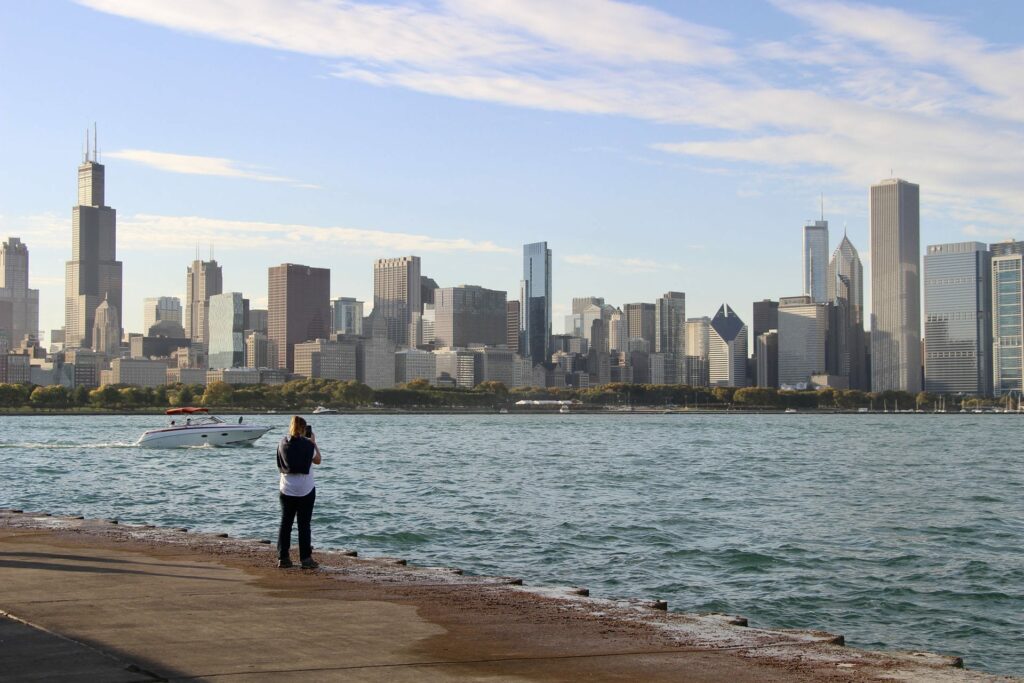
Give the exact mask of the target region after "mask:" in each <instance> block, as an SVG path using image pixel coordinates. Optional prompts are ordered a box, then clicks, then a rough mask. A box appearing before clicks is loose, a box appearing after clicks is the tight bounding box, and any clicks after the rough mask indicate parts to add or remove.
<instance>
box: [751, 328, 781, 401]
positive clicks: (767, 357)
mask: <svg viewBox="0 0 1024 683" xmlns="http://www.w3.org/2000/svg"><path fill="white" fill-rule="evenodd" d="M755 343H756V344H757V352H756V358H757V366H756V379H755V382H756V383H757V386H759V387H777V386H779V332H778V330H767V331H765V332H762V333H761V334H759V335H757V337H756V340H755Z"/></svg>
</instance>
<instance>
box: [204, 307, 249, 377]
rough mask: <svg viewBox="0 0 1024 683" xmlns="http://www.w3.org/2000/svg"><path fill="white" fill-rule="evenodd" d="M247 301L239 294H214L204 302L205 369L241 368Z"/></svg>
mask: <svg viewBox="0 0 1024 683" xmlns="http://www.w3.org/2000/svg"><path fill="white" fill-rule="evenodd" d="M247 308H248V300H246V299H243V298H242V295H241V293H239V292H225V293H223V294H214V295H213V296H211V297H210V299H209V301H208V302H207V311H206V318H207V328H206V336H207V345H206V348H207V354H208V355H207V362H208V364H209V369H211V370H219V369H223V368H240V367H243V366H245V324H244V323H245V317H246V316H245V314H246V309H247Z"/></svg>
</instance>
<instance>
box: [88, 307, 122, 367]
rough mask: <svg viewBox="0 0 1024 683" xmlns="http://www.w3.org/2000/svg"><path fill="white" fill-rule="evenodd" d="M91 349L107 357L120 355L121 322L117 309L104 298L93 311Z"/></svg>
mask: <svg viewBox="0 0 1024 683" xmlns="http://www.w3.org/2000/svg"><path fill="white" fill-rule="evenodd" d="M92 350H93V351H95V352H96V353H102V354H103V355H104V356H106V357H107V358H118V357H119V356H120V355H121V322H120V320H119V319H118V317H117V309H116V308H114V307H113V306H111V305H110V301H109V299H106V298H104V299H103V301H102V302H100V305H99V306H97V307H96V310H95V311H93V327H92Z"/></svg>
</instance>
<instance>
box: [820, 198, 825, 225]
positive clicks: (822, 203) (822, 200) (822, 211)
mask: <svg viewBox="0 0 1024 683" xmlns="http://www.w3.org/2000/svg"><path fill="white" fill-rule="evenodd" d="M821 220H825V193H824V192H822V193H821Z"/></svg>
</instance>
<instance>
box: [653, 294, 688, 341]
mask: <svg viewBox="0 0 1024 683" xmlns="http://www.w3.org/2000/svg"><path fill="white" fill-rule="evenodd" d="M654 328H655V337H654V351H655V352H656V353H671V354H673V355H674V356H675V357H681V356H683V355H684V352H685V350H686V294H684V293H683V292H665V293H664V294H662V296H661V298H660V299H658V300H657V301H655V302H654Z"/></svg>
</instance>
